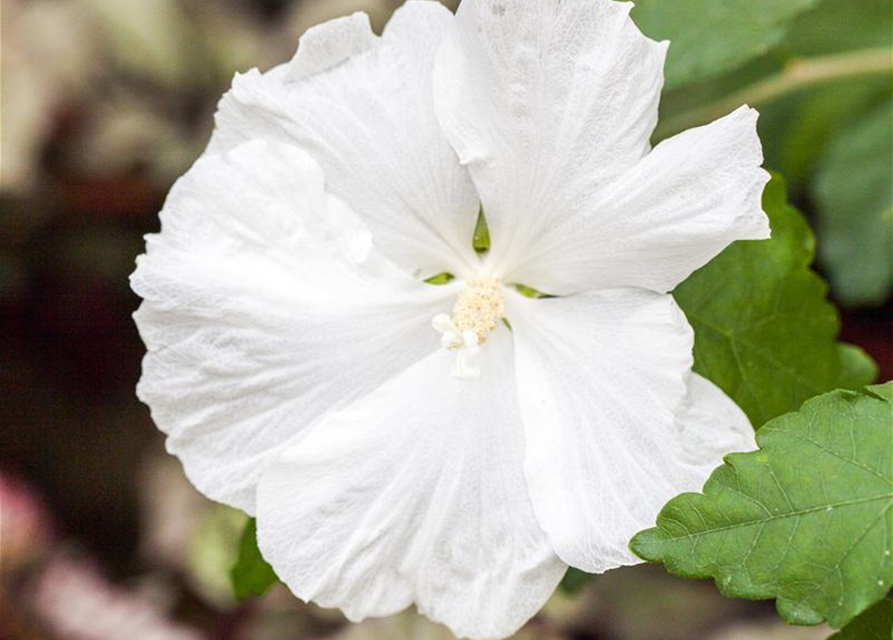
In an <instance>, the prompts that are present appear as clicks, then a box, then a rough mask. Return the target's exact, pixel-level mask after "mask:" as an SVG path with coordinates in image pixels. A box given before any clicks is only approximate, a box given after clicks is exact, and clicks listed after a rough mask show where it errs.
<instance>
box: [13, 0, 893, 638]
mask: <svg viewBox="0 0 893 640" xmlns="http://www.w3.org/2000/svg"><path fill="white" fill-rule="evenodd" d="M717 2H719V0H717ZM398 4H399V3H398V2H396V1H395V0H2V16H0V23H2V40H0V44H2V51H0V56H2V93H0V95H2V105H0V114H2V121H0V143H2V164H0V545H2V546H0V640H10V639H13V638H15V639H30V640H38V639H55V638H61V639H71V640H94V639H95V640H120V639H126V640H143V639H150V638H151V639H152V640H175V639H176V640H298V639H303V638H336V639H344V640H362V639H370V640H371V639H378V638H382V639H389V640H391V639H393V640H404V639H406V640H410V639H412V640H419V639H420V640H436V639H440V638H443V639H445V640H446V639H448V638H450V637H451V636H450V635H449V634H448V633H447V632H446V631H445V630H443V629H441V628H439V627H437V626H435V625H433V624H430V623H428V622H426V621H425V620H423V619H420V618H418V617H417V616H415V615H414V614H412V613H407V614H404V615H401V616H398V617H396V618H393V619H389V620H383V621H374V622H369V623H365V624H363V625H359V626H350V625H346V623H345V622H344V620H343V619H342V618H341V617H340V615H339V614H338V613H337V612H332V611H323V610H320V609H317V608H315V607H312V606H306V605H302V604H300V603H299V602H298V601H297V600H295V599H294V598H292V597H291V596H290V595H289V594H288V593H287V591H286V590H285V589H284V588H282V587H277V588H276V589H274V590H273V591H272V592H271V593H269V594H268V595H267V596H265V597H264V598H262V599H259V600H255V601H249V602H241V603H240V602H237V601H236V600H235V599H234V598H233V596H232V594H231V590H230V586H229V582H228V572H229V569H230V567H231V565H232V563H233V561H234V559H235V555H236V547H237V544H238V538H239V535H240V532H241V530H242V527H243V526H244V523H245V517H244V516H243V515H242V514H240V513H238V512H235V511H232V510H229V509H227V508H224V507H221V506H218V505H214V504H212V503H210V502H208V501H207V500H205V499H203V498H202V497H201V496H200V495H198V494H197V493H196V492H195V491H194V490H193V489H192V488H191V486H190V485H189V484H188V483H187V482H186V480H185V478H184V477H183V474H182V471H181V469H180V466H179V464H178V463H177V461H176V460H174V459H172V458H170V457H168V456H167V455H166V454H165V453H164V447H163V440H162V437H161V435H160V434H159V433H158V432H157V431H156V429H155V428H154V426H153V425H152V422H151V420H150V418H149V413H148V410H147V409H146V408H145V407H144V406H142V405H141V404H139V402H138V401H137V400H136V398H135V396H134V386H135V384H136V381H137V379H138V377H139V372H140V358H141V356H142V353H143V347H142V344H141V343H140V341H139V337H138V335H137V333H136V330H135V327H134V325H133V322H132V321H131V318H130V314H131V313H132V312H133V311H134V310H135V308H136V306H137V304H138V299H137V298H136V296H134V295H133V294H132V293H131V292H130V290H129V288H128V285H127V276H128V275H129V273H130V272H131V271H132V269H133V265H134V257H135V256H136V255H137V254H139V253H140V252H141V251H142V245H143V240H142V236H143V235H144V234H145V233H149V232H154V231H156V230H157V229H158V221H157V212H158V210H159V209H160V207H161V204H162V202H163V199H164V196H165V194H166V192H167V190H168V189H169V188H170V186H171V184H172V182H173V181H174V180H175V179H176V177H177V176H178V175H180V174H182V173H183V172H184V171H185V170H186V169H187V168H188V167H189V165H190V164H191V163H192V162H193V160H194V159H195V158H196V157H197V155H198V154H199V153H200V152H201V151H202V149H203V147H204V145H205V143H206V142H207V140H208V137H209V135H210V130H211V126H212V122H213V121H212V115H213V112H214V108H215V104H216V102H217V100H218V99H219V97H220V95H221V94H222V93H223V92H224V91H225V90H226V89H227V88H228V87H229V84H230V81H231V79H232V75H233V73H234V72H235V71H246V70H247V69H249V68H251V67H254V66H257V67H259V68H260V69H262V70H266V69H268V68H270V67H271V66H273V65H275V64H278V63H279V62H283V61H286V60H288V59H289V58H290V57H291V55H292V54H293V53H294V49H295V46H296V43H297V38H298V36H299V35H300V34H301V33H302V32H303V31H304V30H305V29H307V28H308V27H310V26H312V25H313V24H316V23H318V22H321V21H324V20H327V19H330V18H332V17H335V16H339V15H345V14H348V13H351V12H353V11H357V10H363V11H366V12H367V13H369V14H370V16H371V17H372V23H373V25H374V26H375V27H376V29H379V30H380V29H381V27H382V25H383V24H384V23H385V21H386V20H387V17H388V16H389V14H390V12H391V11H392V10H393V9H394V8H395V7H396V6H397V5H398ZM890 11H891V4H890V2H889V0H824V1H823V2H818V3H817V6H815V8H813V9H812V10H810V11H806V12H804V13H803V14H802V15H800V16H799V17H798V18H797V19H796V20H795V21H794V23H793V26H792V27H791V29H790V32H789V34H788V36H787V37H786V38H785V39H784V41H783V42H781V43H779V44H777V45H776V46H774V47H772V48H770V49H769V50H767V51H764V52H761V54H760V55H759V56H756V57H755V58H753V59H751V60H748V61H747V62H745V63H743V64H741V65H738V66H735V67H734V68H733V69H731V70H730V71H728V72H724V73H723V74H721V75H719V76H715V77H712V78H709V79H707V80H703V81H698V82H693V83H689V84H681V85H678V86H674V88H673V89H672V90H671V91H669V92H668V93H667V94H666V95H665V99H664V102H663V106H662V125H661V129H659V130H658V132H657V134H656V136H657V138H659V137H661V136H665V135H669V134H672V133H675V131H676V130H677V129H680V128H684V127H687V126H690V125H694V124H700V123H701V122H702V121H706V120H705V119H712V118H713V117H715V116H716V115H722V113H715V112H716V111H717V110H720V111H722V109H723V108H725V106H728V108H726V109H725V111H730V110H731V109H732V108H733V107H734V106H735V104H733V103H734V102H735V101H736V100H737V98H738V97H739V96H741V95H749V94H748V93H747V91H748V89H747V88H748V87H751V88H752V87H754V86H756V87H759V86H760V83H761V78H767V79H769V82H772V79H773V78H776V77H777V75H778V71H779V69H788V70H790V69H793V68H795V67H796V65H792V64H791V61H792V60H797V59H799V58H798V57H800V56H829V55H831V56H833V55H835V54H839V53H841V52H842V53H844V54H846V53H847V52H848V51H850V50H852V51H857V52H858V51H862V50H870V51H874V52H875V53H876V52H878V51H881V52H882V53H883V51H884V48H886V51H887V52H888V53H887V65H886V70H884V69H885V68H884V65H883V64H881V65H880V70H879V69H878V68H875V69H874V71H871V70H870V69H869V70H868V72H867V73H850V74H847V73H838V74H836V75H835V74H834V73H830V74H829V75H828V77H827V78H819V79H818V81H809V82H804V83H802V86H801V85H796V86H784V84H783V83H782V86H781V87H779V86H775V87H774V92H772V91H769V92H764V93H763V94H760V95H757V96H756V98H757V100H755V101H754V100H751V104H753V106H756V107H758V108H759V109H760V111H761V112H762V113H763V117H762V118H761V123H760V127H761V134H762V138H763V141H764V145H765V147H766V155H767V162H766V164H767V166H768V167H769V168H771V169H773V170H777V171H781V172H782V173H784V174H785V176H786V178H787V179H788V182H789V185H790V187H791V193H792V197H793V199H794V201H795V203H796V204H797V206H798V207H800V208H801V209H802V210H803V211H804V212H805V213H806V214H807V216H808V217H809V218H810V221H811V222H812V223H813V226H814V228H815V229H816V234H817V247H818V251H819V262H818V265H817V268H818V269H819V270H820V271H821V272H822V273H823V275H824V276H825V277H827V278H828V279H829V281H830V283H831V291H830V295H831V296H832V297H833V298H834V299H835V301H836V302H838V304H839V305H840V306H841V309H842V325H843V337H844V339H846V340H847V341H849V342H853V343H856V344H858V345H860V346H861V347H863V348H864V349H865V350H866V351H868V352H869V353H870V354H871V355H872V356H873V357H874V358H875V359H876V360H877V361H878V363H879V364H880V367H881V378H882V379H884V380H887V379H890V378H891V377H893V335H891V326H893V322H891V321H893V306H891V303H890V299H889V298H890V293H891V286H893V261H891V251H893V249H891V247H893V232H891V221H893V202H891V201H893V184H891V183H893V150H891V147H893V139H891V138H893V133H891V126H893V125H891V75H890V71H889V67H890V64H889V56H893V49H891V45H890V37H891V22H890ZM767 28H768V27H767ZM646 32H647V29H646ZM696 35H697V34H696ZM700 35H701V37H702V38H704V39H709V37H710V34H700ZM875 58H877V56H875ZM876 62H877V60H875V63H876ZM881 62H883V60H881ZM876 66H877V65H876ZM832 71H833V70H832ZM784 78H788V80H786V81H788V82H793V83H797V82H799V81H798V80H797V74H796V73H794V74H793V75H791V74H788V75H785V76H783V77H782V79H784ZM813 80H815V79H813ZM763 84H766V83H765V82H764V83H763ZM776 84H777V83H776ZM742 88H743V89H742ZM769 88H772V87H771V86H770V87H769ZM742 90H743V91H744V93H743V94H742V93H741V92H742ZM646 605H647V606H646ZM827 635H828V629H825V628H818V629H816V628H807V629H798V628H789V627H786V626H785V625H783V624H782V623H780V622H777V619H776V618H775V617H774V615H773V605H772V603H754V602H744V601H733V600H726V599H724V598H722V597H720V596H719V595H718V594H717V593H716V590H715V588H714V587H713V585H712V583H707V582H690V581H684V580H681V579H676V578H673V577H670V576H668V575H666V574H665V572H664V571H663V569H662V568H660V567H644V566H643V567H636V568H632V569H624V570H619V571H614V572H611V573H609V574H607V575H604V576H600V577H598V578H596V579H594V580H592V581H590V582H587V583H585V584H577V585H575V584H573V583H568V584H566V585H565V588H564V589H562V590H561V591H560V592H559V593H558V594H556V596H555V598H554V599H553V600H552V601H551V602H550V603H549V605H548V606H547V607H546V609H545V610H544V611H543V613H542V614H541V615H540V616H538V617H537V619H535V620H534V621H532V622H531V623H530V625H528V628H526V629H525V630H524V631H523V632H522V634H521V635H520V636H519V638H524V639H529V640H534V639H544V640H559V639H562V638H563V639H565V640H677V639H678V640H683V639H685V640H691V639H700V638H705V639H708V640H746V639H749V638H754V639H769V640H771V639H773V638H778V639H779V640H781V639H788V640H798V639H803V640H807V639H811V638H825V637H827Z"/></svg>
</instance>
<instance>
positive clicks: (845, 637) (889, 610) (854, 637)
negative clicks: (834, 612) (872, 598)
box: [828, 598, 893, 640]
mask: <svg viewBox="0 0 893 640" xmlns="http://www.w3.org/2000/svg"><path fill="white" fill-rule="evenodd" d="M891 639H893V600H890V599H889V598H885V599H883V600H881V601H880V602H878V603H877V604H876V605H874V606H873V607H872V608H871V609H869V610H868V611H866V612H865V613H863V614H862V615H860V616H859V617H858V618H856V619H855V620H853V621H852V622H851V623H849V624H848V625H847V626H846V627H844V628H843V629H842V630H841V631H839V632H838V633H835V634H834V635H833V636H831V637H830V638H828V640H891Z"/></svg>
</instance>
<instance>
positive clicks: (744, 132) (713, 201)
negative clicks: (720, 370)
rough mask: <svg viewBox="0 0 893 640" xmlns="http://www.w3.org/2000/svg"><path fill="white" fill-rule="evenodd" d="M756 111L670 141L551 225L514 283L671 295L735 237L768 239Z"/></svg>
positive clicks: (764, 177)
mask: <svg viewBox="0 0 893 640" xmlns="http://www.w3.org/2000/svg"><path fill="white" fill-rule="evenodd" d="M757 117H758V114H757V112H756V111H754V110H753V109H750V108H748V107H741V108H740V109H738V110H737V111H735V112H734V113H731V114H729V115H728V116H726V117H724V118H721V119H719V120H717V121H716V122H713V123H712V124H709V125H707V126H705V127H700V128H697V129H691V130H690V131H686V132H685V133H682V134H679V135H678V136H675V137H673V138H670V139H668V140H665V141H664V142H662V143H660V144H659V145H658V146H657V147H655V149H654V151H652V152H651V153H650V154H648V156H647V157H645V158H644V159H643V160H642V161H641V162H640V163H638V164H637V165H636V166H635V167H633V168H632V169H630V170H629V171H627V172H626V173H625V174H624V175H623V176H621V177H620V178H619V179H618V180H616V181H615V182H613V183H612V184H611V185H609V186H608V187H606V188H605V189H602V190H601V191H599V192H598V193H593V194H592V197H591V199H590V200H589V201H588V202H587V203H585V205H584V206H582V207H580V208H579V209H577V210H575V211H573V212H572V215H569V216H567V217H565V218H564V219H562V220H561V221H560V222H558V223H557V224H555V225H554V226H552V227H551V228H549V229H548V230H545V231H544V232H543V233H542V235H541V236H540V242H539V244H538V245H537V246H536V247H535V249H534V250H532V251H531V252H530V253H529V254H528V255H527V256H525V258H524V260H523V261H522V262H520V263H519V264H518V265H517V267H516V268H515V270H514V271H513V272H512V273H511V276H510V278H509V279H511V280H514V281H516V282H523V283H524V284H527V285H529V286H532V287H535V288H538V289H541V290H543V291H548V292H549V293H553V294H568V293H572V292H576V291H585V290H588V289H598V288H610V287H617V286H632V287H644V288H647V289H651V290H652V291H659V292H665V291H670V290H671V289H673V288H675V287H676V285H678V284H679V283H680V282H682V281H683V280H685V279H686V278H687V277H688V276H689V275H690V274H691V273H692V272H693V271H695V270H696V269H698V268H700V267H702V266H704V265H705V264H707V262H709V261H710V260H711V259H712V258H713V257H714V256H716V255H717V254H719V253H720V252H721V251H722V250H723V249H725V248H726V247H727V246H728V245H729V244H731V243H732V242H734V241H735V240H760V239H765V238H768V237H769V219H768V218H767V217H766V214H765V213H764V212H763V208H762V203H761V201H762V194H763V187H764V186H765V185H766V182H767V181H768V180H769V174H768V173H767V172H766V171H764V170H763V169H762V168H761V167H760V165H761V164H762V163H763V152H762V147H761V145H760V139H759V137H758V136H757V127H756V122H757Z"/></svg>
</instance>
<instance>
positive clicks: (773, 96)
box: [655, 47, 893, 140]
mask: <svg viewBox="0 0 893 640" xmlns="http://www.w3.org/2000/svg"><path fill="white" fill-rule="evenodd" d="M891 71H893V52H891V51H890V49H889V48H887V47H881V48H876V49H860V50H858V51H851V52H847V53H838V54H832V55H827V56H818V57H814V58H794V59H792V60H791V61H790V62H788V63H787V64H786V65H785V66H784V68H782V69H781V71H779V72H778V73H775V74H773V75H770V76H768V77H766V78H764V79H762V80H759V81H757V82H754V83H753V84H750V85H747V86H746V87H743V88H742V89H740V90H738V91H736V92H735V93H732V94H730V95H728V96H725V97H723V98H721V99H720V100H717V101H716V102H713V103H711V104H708V105H705V106H703V107H696V108H694V109H690V110H688V111H684V112H682V113H680V114H679V115H676V116H674V117H671V118H669V119H667V120H666V121H664V122H662V123H661V125H660V126H658V128H657V131H656V132H655V138H656V139H659V140H660V139H664V138H668V137H670V136H672V135H675V134H677V133H680V132H682V131H685V130H686V129H690V128H692V127H697V126H700V125H703V124H707V123H709V122H713V121H714V120H716V119H717V118H720V117H722V116H724V115H726V114H727V113H730V112H731V111H734V110H735V109H736V108H737V107H739V106H740V105H742V104H748V105H750V106H752V107H755V106H759V105H763V104H767V103H770V102H772V101H774V100H777V99H778V98H781V97H783V96H786V95H789V94H791V93H795V92H797V91H802V90H803V89H807V88H809V87H812V86H815V85H818V84H823V83H826V82H831V81H834V80H840V79H842V78H853V77H858V76H865V75H875V74H880V73H890V72H891Z"/></svg>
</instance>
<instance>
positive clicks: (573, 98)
mask: <svg viewBox="0 0 893 640" xmlns="http://www.w3.org/2000/svg"><path fill="white" fill-rule="evenodd" d="M631 7H632V4H630V3H621V2H613V1H612V0H565V1H564V2H559V1H557V0H464V2H462V4H461V5H460V7H459V10H458V12H457V14H456V20H455V24H454V27H453V28H451V29H450V31H449V32H448V34H447V36H445V37H444V39H443V43H442V45H441V50H440V52H439V53H438V57H437V62H436V65H435V74H434V95H435V109H436V110H437V115H438V118H439V120H440V122H441V125H442V126H443V129H444V132H445V133H446V135H447V138H448V139H449V140H450V143H451V144H452V145H453V147H454V148H455V149H456V151H457V152H458V154H459V158H460V159H461V161H462V162H463V164H466V165H467V166H468V168H469V170H470V172H471V175H472V178H473V179H474V182H475V185H476V186H477V188H478V192H479V194H480V196H481V200H482V202H483V206H484V211H485V213H486V216H487V221H488V223H489V225H490V235H491V239H492V247H491V251H490V259H491V260H492V261H493V264H494V269H495V270H496V271H497V272H500V273H505V272H506V271H507V270H510V268H511V267H512V265H514V264H515V263H517V262H519V261H521V260H523V259H524V258H525V257H526V256H527V255H528V254H529V253H530V252H531V251H533V250H534V249H535V248H536V247H537V246H538V244H539V243H540V242H541V236H542V235H543V234H546V235H548V234H549V230H550V228H552V227H554V226H556V225H560V224H562V223H563V221H564V219H565V217H566V216H569V215H571V214H575V213H580V212H581V211H582V207H583V206H584V204H585V203H586V201H587V199H588V198H590V197H591V194H592V193H594V192H595V191H597V190H598V189H599V188H601V187H602V186H604V185H606V184H608V183H609V182H611V180H613V179H614V178H616V177H617V176H619V175H621V174H622V173H623V172H624V171H626V170H627V169H629V168H630V167H632V166H634V165H635V164H636V163H637V162H638V161H639V160H640V159H641V158H642V156H643V155H645V154H646V153H647V152H648V150H649V149H650V143H649V138H650V135H651V132H652V130H653V129H654V125H655V123H656V122H657V107H658V101H659V97H660V91H661V87H662V85H663V64H664V58H665V55H666V48H667V47H666V43H657V42H654V41H652V40H649V39H648V38H646V37H645V36H643V35H642V33H641V32H640V31H639V30H638V28H636V26H635V25H634V24H633V22H632V20H630V18H629V15H628V14H629V10H630V8H631ZM525 284H526V283H525Z"/></svg>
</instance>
